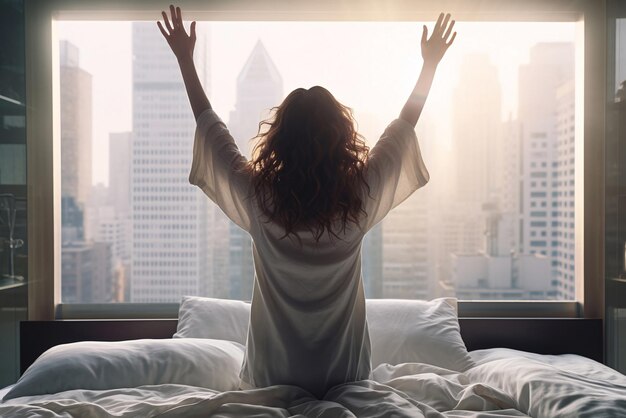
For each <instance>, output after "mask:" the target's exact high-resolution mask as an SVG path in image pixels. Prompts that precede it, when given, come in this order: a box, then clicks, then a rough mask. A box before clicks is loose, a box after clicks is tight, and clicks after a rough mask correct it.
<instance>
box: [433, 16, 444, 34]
mask: <svg viewBox="0 0 626 418" xmlns="http://www.w3.org/2000/svg"><path fill="white" fill-rule="evenodd" d="M442 20H443V13H440V14H439V18H438V19H437V23H435V29H433V34H435V33H436V32H437V29H438V28H439V26H441V21H442Z"/></svg>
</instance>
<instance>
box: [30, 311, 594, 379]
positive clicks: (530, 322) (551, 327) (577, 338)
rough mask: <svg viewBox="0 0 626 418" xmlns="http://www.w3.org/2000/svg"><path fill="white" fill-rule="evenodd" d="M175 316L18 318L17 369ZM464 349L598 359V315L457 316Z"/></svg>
mask: <svg viewBox="0 0 626 418" xmlns="http://www.w3.org/2000/svg"><path fill="white" fill-rule="evenodd" d="M177 323H178V320H176V319H128V320H127V319H123V320H65V321H23V322H21V323H20V369H21V373H24V371H25V370H26V369H27V368H28V367H29V366H30V365H31V364H32V363H33V362H34V361H35V360H36V359H37V357H39V356H40V355H41V354H42V353H43V352H44V351H46V350H47V349H49V348H51V347H54V346H56V345H59V344H65V343H71V342H77V341H123V340H135V339H142V338H171V337H172V335H173V334H174V333H175V332H176V325H177ZM459 325H460V327H461V336H462V337H463V341H464V342H465V345H466V346H467V349H468V350H469V351H473V350H480V349H484V348H495V347H504V348H513V349H516V350H522V351H529V352H533V353H538V354H578V355H581V356H585V357H588V358H591V359H593V360H596V361H598V362H603V358H604V349H603V332H602V320H601V319H579V318H459Z"/></svg>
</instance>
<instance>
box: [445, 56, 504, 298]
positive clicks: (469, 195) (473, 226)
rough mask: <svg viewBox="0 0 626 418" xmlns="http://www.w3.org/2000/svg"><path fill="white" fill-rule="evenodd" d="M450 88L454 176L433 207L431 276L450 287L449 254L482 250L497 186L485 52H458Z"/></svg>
mask: <svg viewBox="0 0 626 418" xmlns="http://www.w3.org/2000/svg"><path fill="white" fill-rule="evenodd" d="M459 74H460V76H459V80H458V83H457V86H456V88H455V89H454V93H453V99H452V108H453V121H452V151H451V160H452V162H453V164H448V167H447V172H446V173H442V174H443V175H446V176H451V177H453V179H454V181H453V182H452V184H451V187H449V188H448V189H449V190H447V194H446V195H445V198H444V199H443V201H442V203H443V204H442V207H441V210H440V211H439V217H438V223H439V235H438V236H437V239H436V240H435V242H436V245H437V247H438V248H437V275H438V278H439V282H441V284H442V286H443V287H445V288H448V289H451V288H453V287H454V278H453V272H452V262H453V255H476V254H479V253H483V252H485V251H486V244H487V242H486V239H485V232H486V226H487V222H488V216H489V214H488V210H486V208H491V207H493V206H494V205H500V204H502V202H500V200H501V192H502V190H503V189H504V185H503V171H504V161H503V141H502V132H501V130H502V116H501V89H500V83H499V81H498V80H499V77H498V72H497V68H496V67H495V65H493V64H492V63H491V62H490V60H489V57H488V56H487V55H485V54H471V55H467V56H465V57H464V60H463V63H462V66H461V68H460V71H459Z"/></svg>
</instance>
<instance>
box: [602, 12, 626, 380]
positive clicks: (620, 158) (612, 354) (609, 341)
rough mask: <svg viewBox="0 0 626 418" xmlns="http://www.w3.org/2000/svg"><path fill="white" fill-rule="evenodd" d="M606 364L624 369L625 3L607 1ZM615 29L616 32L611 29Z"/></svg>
mask: <svg viewBox="0 0 626 418" xmlns="http://www.w3.org/2000/svg"><path fill="white" fill-rule="evenodd" d="M607 6H608V7H607V12H608V13H607V15H608V16H607V24H608V27H609V34H614V44H612V43H611V42H610V41H611V40H610V41H609V44H608V47H607V51H608V54H607V68H608V69H609V71H608V73H609V75H614V77H611V78H612V79H611V78H610V82H609V88H608V91H607V97H608V98H609V100H608V105H607V125H606V132H607V136H606V146H607V152H606V213H607V216H606V246H605V247H606V287H605V292H606V297H605V304H606V347H607V349H606V362H607V364H608V365H609V366H611V367H613V368H615V369H617V370H619V371H621V372H622V373H624V372H626V349H625V347H626V4H624V3H623V2H616V1H610V2H608V3H607ZM613 31H614V32H613Z"/></svg>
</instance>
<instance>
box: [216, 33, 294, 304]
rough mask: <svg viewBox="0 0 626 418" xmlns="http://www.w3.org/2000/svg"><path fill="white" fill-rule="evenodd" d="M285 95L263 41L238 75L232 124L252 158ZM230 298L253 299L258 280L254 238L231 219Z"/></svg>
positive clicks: (258, 44)
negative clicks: (257, 141) (260, 131)
mask: <svg viewBox="0 0 626 418" xmlns="http://www.w3.org/2000/svg"><path fill="white" fill-rule="evenodd" d="M282 98H283V80H282V77H281V75H280V73H279V72H278V69H277V68H276V65H275V64H274V62H273V61H272V58H271V57H270V56H269V54H268V52H267V49H265V46H264V45H263V43H262V42H261V41H260V40H259V41H258V42H257V43H256V45H255V46H254V49H253V50H252V53H251V54H250V56H249V57H248V59H247V60H246V63H245V64H244V66H243V68H242V70H241V72H240V73H239V76H238V77H237V101H236V103H235V110H233V111H232V112H231V113H230V119H229V122H228V127H229V129H230V132H231V133H232V135H233V137H234V138H235V141H236V142H237V145H238V147H239V149H240V150H241V152H242V154H244V155H245V156H246V157H247V158H250V157H251V152H252V149H251V146H250V139H252V138H253V137H254V136H255V135H256V134H257V133H258V128H259V122H260V121H261V120H264V119H267V118H268V116H269V115H270V109H271V108H272V107H274V106H278V105H279V104H280V102H281V101H282ZM228 236H229V242H228V246H227V248H229V254H228V260H229V264H228V266H229V269H228V270H229V277H230V297H231V298H233V299H240V300H250V299H251V298H252V285H253V283H254V266H253V264H252V239H251V238H250V236H249V235H248V234H247V233H246V232H244V231H243V230H242V229H241V228H239V227H238V226H237V225H235V224H234V223H232V222H229V235H228Z"/></svg>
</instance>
